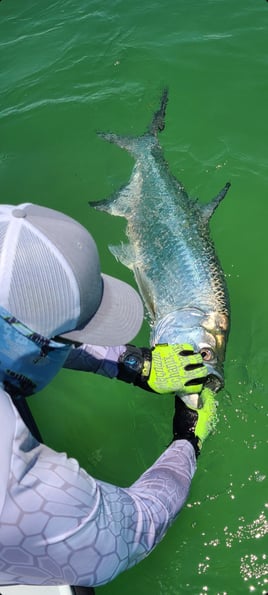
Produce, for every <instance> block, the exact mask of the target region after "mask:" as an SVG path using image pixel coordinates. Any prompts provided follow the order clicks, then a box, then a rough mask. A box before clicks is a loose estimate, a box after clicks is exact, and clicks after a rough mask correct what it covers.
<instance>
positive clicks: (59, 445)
mask: <svg viewBox="0 0 268 595" xmlns="http://www.w3.org/2000/svg"><path fill="white" fill-rule="evenodd" d="M267 48H268V3H267V2H265V0H236V1H235V2H234V0H203V2H200V1H199V2H198V1H197V0H167V1H166V2H160V0H151V1H147V2H144V1H141V0H135V2H132V1H130V0H125V1H124V2H123V0H110V1H108V0H104V1H102V2H101V1H100V0H99V1H97V0H80V1H76V2H71V1H70V0H54V1H52V0H47V1H46V2H44V0H43V1H41V0H24V1H23V0H2V1H0V180H1V200H2V201H3V202H6V203H19V202H24V201H32V202H37V203H40V204H42V205H45V206H49V207H55V208H58V209H62V210H64V211H65V212H66V213H68V214H69V215H71V216H74V217H75V218H77V219H78V220H79V221H80V222H82V223H83V224H85V225H86V226H88V228H89V229H90V230H91V232H92V233H93V235H94V236H95V238H96V240H97V243H98V246H99V249H100V253H101V260H102V268H103V271H105V272H109V273H111V274H114V275H117V276H119V277H121V278H123V279H125V280H127V281H129V282H130V283H134V281H133V278H132V276H131V273H130V272H129V271H128V270H127V269H125V268H124V267H123V266H122V265H120V264H119V263H116V262H115V260H114V259H113V257H112V256H111V255H110V253H109V252H108V249H107V244H108V243H111V244H113V243H118V242H119V241H120V240H121V239H123V230H124V223H123V221H122V220H117V219H115V218H109V217H108V216H105V215H104V214H103V213H97V212H91V211H90V210H89V208H88V206H87V201H88V200H90V199H91V200H93V199H95V200H96V199H99V198H104V197H105V196H107V195H109V194H110V193H111V192H113V191H114V190H115V189H117V188H118V187H119V186H120V185H121V184H122V183H124V182H126V181H127V179H128V177H129V174H130V171H131V166H132V162H131V159H130V157H129V156H128V155H127V154H125V153H124V152H123V151H120V149H118V148H117V147H114V146H111V145H109V144H106V143H104V142H103V141H101V140H100V139H99V138H98V137H97V136H96V131H97V130H114V131H117V132H122V133H126V134H137V133H141V132H142V131H143V130H144V129H145V126H146V125H147V124H148V122H149V121H150V118H151V114H152V111H153V110H154V109H155V107H156V105H157V103H158V98H159V95H160V92H161V89H162V87H163V86H164V85H168V86H169V91H170V101H169V105H168V112H167V125H166V130H165V132H164V133H163V134H162V136H161V142H162V145H163V147H164V148H165V155H166V157H167V159H168V161H169V163H170V166H171V168H172V171H173V172H174V173H175V174H176V175H177V176H178V177H179V178H180V179H181V180H182V181H183V183H184V184H185V185H186V188H187V189H188V191H189V193H190V194H191V195H193V196H200V199H201V200H204V201H205V200H208V199H209V198H211V197H212V196H214V195H215V194H216V193H217V192H218V190H219V189H220V188H221V187H222V186H223V185H224V183H225V182H226V181H228V180H230V181H231V183H232V188H231V190H230V193H229V194H228V197H227V198H226V200H225V202H224V204H222V205H221V207H220V208H219V209H218V211H217V213H216V215H215V217H214V218H213V221H212V225H211V227H212V234H213V238H214V240H215V243H216V246H217V251H218V254H219V256H220V259H221V262H222V265H223V267H224V270H225V272H226V276H227V281H228V286H229V291H230V297H231V305H232V330H231V335H230V340H229V345H228V351H227V357H226V389H225V390H224V391H222V393H221V394H220V396H219V400H220V406H219V423H218V427H217V431H216V433H215V435H214V436H212V437H211V438H210V439H209V440H208V442H207V445H206V446H205V447H204V450H203V452H202V456H201V458H200V460H199V463H198V471H197V473H196V476H195V478H194V481H193V484H192V489H191V494H190V497H189V500H188V503H187V505H186V506H185V508H184V510H183V511H182V512H181V514H180V516H179V518H178V520H177V521H176V523H175V524H174V526H173V527H172V528H171V530H170V531H169V533H168V535H167V536H166V538H165V539H164V541H163V542H162V543H161V544H160V545H159V546H158V547H157V548H156V550H155V551H154V552H153V553H152V554H151V555H150V556H149V557H148V558H147V560H145V561H144V562H142V563H141V564H140V565H139V566H137V567H136V568H134V569H132V570H131V571H129V572H127V573H125V574H123V575H121V576H120V577H118V578H117V579H116V580H115V581H114V582H113V583H111V584H108V585H106V586H104V587H101V588H98V589H97V590H96V593H98V594H103V595H119V594H120V595H125V593H127V594H128V595H136V594H137V593H139V594H140V595H153V594H154V595H171V594H172V595H186V594H187V595H188V593H191V594H192V595H201V594H202V595H207V594H209V595H226V594H228V595H236V594H240V593H241V594H246V593H251V592H254V593H256V594H263V593H266V591H268V561H267V556H268V538H267V532H268V531H267V507H268V490H267V458H268V457H267V435H268V432H267V426H268V424H267V396H268V388H267V387H268V358H267V355H268V350H267V303H268V283H267V272H266V268H267V266H266V258H267V257H266V254H267V218H268V201H267V188H268V155H267V138H268V117H267V106H268V93H267V85H268V68H267V67H268V51H267ZM147 341H148V327H147V326H146V324H144V327H143V329H142V331H141V332H140V335H139V336H138V338H137V339H136V343H137V344H139V345H143V344H146V343H147ZM31 406H32V409H33V411H34V413H35V415H36V418H37V420H38V423H39V425H40V428H41V431H42V433H43V436H44V438H45V440H46V441H47V443H48V444H49V445H51V446H52V447H54V448H56V449H60V450H67V452H68V453H69V455H71V456H75V457H77V458H78V459H79V461H80V463H81V465H83V466H84V467H85V468H86V469H87V470H88V471H89V472H90V473H92V474H93V475H95V476H96V477H99V478H102V479H104V480H107V481H110V482H113V483H118V484H120V485H129V484H130V483H131V482H132V481H134V480H135V479H136V478H137V477H138V476H139V474H140V473H141V472H142V471H143V470H144V469H145V468H146V467H147V466H148V465H150V464H151V463H152V462H153V461H154V459H155V458H156V457H157V456H158V455H159V454H160V453H161V452H162V450H163V448H164V446H165V444H167V442H168V441H169V439H170V434H171V418H172V401H171V400H170V399H169V398H168V397H162V396H161V397H160V396H156V397H150V396H148V395H147V394H144V393H143V392H142V391H140V390H139V389H134V388H133V387H127V386H124V385H119V383H116V381H115V382H110V381H109V380H105V379H102V378H95V377H91V376H87V375H86V374H78V373H77V374H75V373H73V372H69V371H62V372H61V373H60V375H59V376H58V377H57V379H56V380H55V381H54V383H53V384H52V385H51V386H50V387H49V388H48V389H47V390H46V391H44V392H43V394H40V395H38V396H36V397H35V398H33V399H32V401H31Z"/></svg>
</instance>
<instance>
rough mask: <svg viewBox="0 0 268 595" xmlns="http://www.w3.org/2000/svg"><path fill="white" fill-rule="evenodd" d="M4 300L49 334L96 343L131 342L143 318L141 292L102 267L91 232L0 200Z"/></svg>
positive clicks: (54, 214)
mask: <svg viewBox="0 0 268 595" xmlns="http://www.w3.org/2000/svg"><path fill="white" fill-rule="evenodd" d="M0 304H1V305H2V306H3V307H4V308H6V310H8V311H9V312H10V313H11V314H12V315H13V316H15V317H16V318H17V319H18V320H20V321H21V322H23V323H24V324H25V325H27V326H28V327H29V328H30V329H32V330H33V331H35V332H37V333H39V334H41V335H43V336H44V337H48V338H52V337H55V336H62V337H65V338H67V339H69V340H71V341H77V342H80V343H91V344H93V345H94V344H95V345H107V346H109V345H110V346H111V345H120V344H125V343H128V342H129V341H131V340H132V339H133V338H134V337H135V335H136V334H137V333H138V331H139V329H140V327H141V324H142V320H143V306H142V302H141V299H140V297H139V295H138V293H137V292H136V291H135V290H134V289H133V288H132V287H131V286H130V285H128V284H127V283H124V282H123V281H119V280H118V279H115V278H114V277H110V276H109V275H105V274H102V273H101V270H100V262H99V256H98V251H97V248H96V244H95V242H94V240H93V238H92V236H91V235H90V234H89V233H88V231H87V230H86V229H85V228H84V227H83V226H82V225H80V223H78V222H77V221H75V220H74V219H72V218H71V217H68V216H67V215H64V214H63V213H61V212H59V211H54V210H53V209H48V208H46V207H42V206H38V205H35V204H31V203H24V204H21V205H18V206H14V205H0Z"/></svg>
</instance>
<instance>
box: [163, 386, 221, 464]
mask: <svg viewBox="0 0 268 595" xmlns="http://www.w3.org/2000/svg"><path fill="white" fill-rule="evenodd" d="M201 398H202V402H203V407H202V408H201V409H194V408H190V407H187V406H186V405H185V403H183V401H182V400H181V399H180V397H177V396H176V397H175V414H174V418H173V440H188V441H189V442H191V444H192V445H193V447H194V449H195V453H196V456H198V455H199V454H200V450H201V448H202V445H203V442H204V440H206V438H207V437H208V435H209V434H210V432H211V431H212V430H213V429H214V428H215V426H216V423H217V406H216V401H215V399H214V393H213V392H212V391H211V390H210V389H209V388H204V389H203V391H202V393H201Z"/></svg>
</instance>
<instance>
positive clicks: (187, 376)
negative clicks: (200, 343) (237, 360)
mask: <svg viewBox="0 0 268 595" xmlns="http://www.w3.org/2000/svg"><path fill="white" fill-rule="evenodd" d="M206 377H207V368H206V366H205V365H204V363H203V359H202V356H201V355H200V354H199V353H194V350H193V348H192V347H191V345H188V344H183V345H166V344H163V345H156V346H155V348H154V349H152V361H151V368H150V373H149V377H148V379H147V384H148V386H149V387H150V388H151V389H152V390H153V391H154V392H156V393H162V394H163V393H172V392H176V393H179V394H183V395H185V394H192V393H200V391H201V390H202V388H203V382H204V381H205V379H206Z"/></svg>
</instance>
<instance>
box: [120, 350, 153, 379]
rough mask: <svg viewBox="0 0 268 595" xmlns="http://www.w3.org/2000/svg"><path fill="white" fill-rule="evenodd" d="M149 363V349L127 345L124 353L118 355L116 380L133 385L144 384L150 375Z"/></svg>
mask: <svg viewBox="0 0 268 595" xmlns="http://www.w3.org/2000/svg"><path fill="white" fill-rule="evenodd" d="M151 361H152V356H151V350H150V349H148V348H147V347H142V348H139V347H135V346H134V345H127V346H126V351H124V353H122V355H120V358H119V360H118V374H117V378H118V379H119V380H124V382H129V383H133V384H140V382H146V380H147V379H148V376H149V373H150V368H151Z"/></svg>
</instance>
